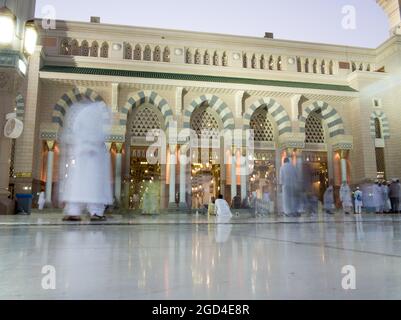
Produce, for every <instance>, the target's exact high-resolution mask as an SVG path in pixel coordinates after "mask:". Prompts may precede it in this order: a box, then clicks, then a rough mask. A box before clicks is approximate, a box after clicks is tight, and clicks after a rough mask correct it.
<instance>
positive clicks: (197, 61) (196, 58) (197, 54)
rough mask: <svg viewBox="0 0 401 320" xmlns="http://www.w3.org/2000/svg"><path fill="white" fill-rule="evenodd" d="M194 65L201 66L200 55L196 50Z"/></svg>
mask: <svg viewBox="0 0 401 320" xmlns="http://www.w3.org/2000/svg"><path fill="white" fill-rule="evenodd" d="M195 64H201V54H200V52H199V50H198V49H196V50H195Z"/></svg>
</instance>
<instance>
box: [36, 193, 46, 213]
mask: <svg viewBox="0 0 401 320" xmlns="http://www.w3.org/2000/svg"><path fill="white" fill-rule="evenodd" d="M45 204H46V195H45V193H44V192H43V191H42V192H41V193H40V194H39V199H38V207H39V210H43V208H44V207H45Z"/></svg>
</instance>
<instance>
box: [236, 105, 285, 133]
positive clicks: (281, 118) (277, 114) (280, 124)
mask: <svg viewBox="0 0 401 320" xmlns="http://www.w3.org/2000/svg"><path fill="white" fill-rule="evenodd" d="M262 106H266V107H267V111H268V113H269V114H271V115H272V117H273V118H274V121H275V123H276V126H277V130H278V135H279V136H281V135H283V134H284V133H291V132H292V125H291V119H290V117H289V115H288V113H287V111H285V109H284V107H283V106H282V105H281V104H280V103H278V102H276V101H275V100H274V99H272V98H262V99H259V100H257V101H256V102H254V103H253V104H252V105H251V106H250V107H249V108H248V109H247V111H246V113H245V114H244V130H249V129H251V126H250V121H251V119H252V116H253V114H254V113H255V111H256V110H258V109H259V108H260V107H262Z"/></svg>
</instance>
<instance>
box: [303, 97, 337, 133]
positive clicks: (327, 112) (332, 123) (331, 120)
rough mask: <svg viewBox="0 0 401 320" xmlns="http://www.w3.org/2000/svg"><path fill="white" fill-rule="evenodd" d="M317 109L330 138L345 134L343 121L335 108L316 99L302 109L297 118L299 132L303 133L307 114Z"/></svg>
mask: <svg viewBox="0 0 401 320" xmlns="http://www.w3.org/2000/svg"><path fill="white" fill-rule="evenodd" d="M318 109H321V110H322V117H323V121H324V122H325V123H326V125H327V127H328V130H329V136H330V138H334V137H336V136H338V135H343V134H345V130H344V123H343V120H342V118H341V116H340V115H339V114H338V112H337V110H336V109H334V108H333V107H332V106H330V105H329V104H328V103H326V102H323V101H316V102H315V103H313V104H312V105H311V106H309V107H307V108H306V109H305V110H304V112H303V114H302V116H301V118H300V119H299V122H300V129H299V130H300V132H302V133H305V125H306V119H308V116H309V114H310V113H311V112H314V111H316V110H318Z"/></svg>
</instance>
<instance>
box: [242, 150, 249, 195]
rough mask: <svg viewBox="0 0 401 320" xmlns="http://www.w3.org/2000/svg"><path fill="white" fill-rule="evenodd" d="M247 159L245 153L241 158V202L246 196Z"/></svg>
mask: <svg viewBox="0 0 401 320" xmlns="http://www.w3.org/2000/svg"><path fill="white" fill-rule="evenodd" d="M244 154H245V155H244ZM248 166H249V164H248V157H247V156H246V151H245V152H244V153H243V155H242V156H241V200H242V201H244V200H245V199H246V197H247V195H248V190H247V189H248V172H249V168H248Z"/></svg>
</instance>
